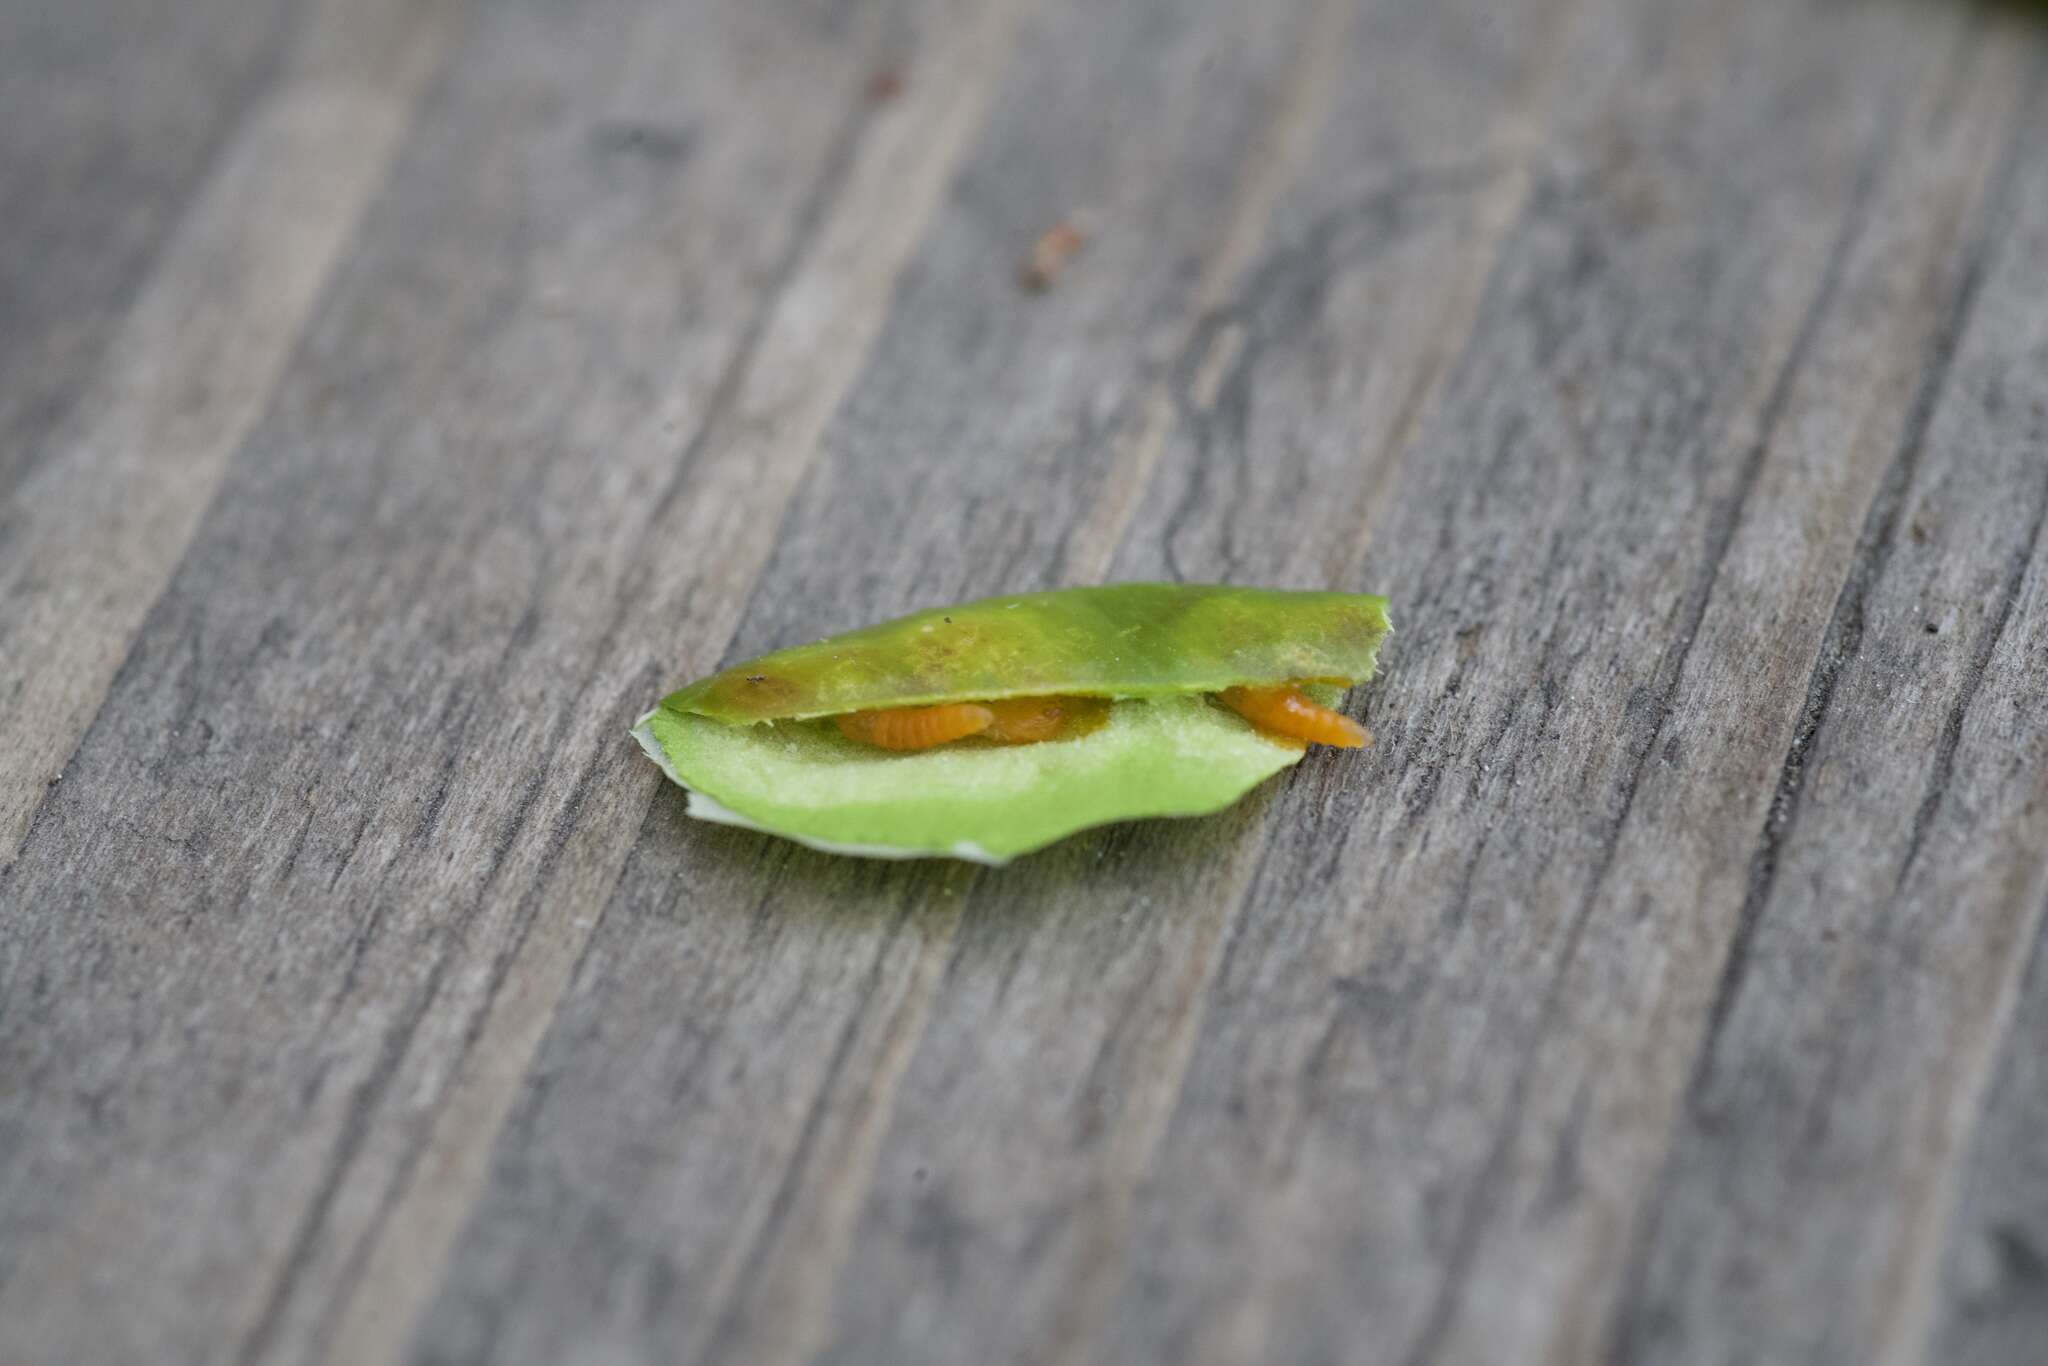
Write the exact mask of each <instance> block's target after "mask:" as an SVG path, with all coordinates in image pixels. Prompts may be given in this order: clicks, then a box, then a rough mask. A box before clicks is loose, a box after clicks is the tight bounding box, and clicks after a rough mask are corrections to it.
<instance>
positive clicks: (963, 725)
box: [832, 702, 996, 750]
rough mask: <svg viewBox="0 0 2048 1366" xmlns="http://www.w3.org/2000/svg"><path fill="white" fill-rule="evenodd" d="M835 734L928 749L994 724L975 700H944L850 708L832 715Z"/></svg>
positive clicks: (992, 715) (885, 745)
mask: <svg viewBox="0 0 2048 1366" xmlns="http://www.w3.org/2000/svg"><path fill="white" fill-rule="evenodd" d="M832 719H833V720H834V721H836V722H838V723H839V733H840V734H841V735H844V736H845V737H846V738H847V739H849V740H863V741H865V742H867V743H868V744H871V745H878V746H880V747H881V748H883V749H903V750H908V749H930V748H931V747H932V746H934V745H943V744H948V743H950V742H952V741H954V740H964V739H966V738H967V737H968V736H970V735H979V734H980V733H981V732H983V731H985V730H987V729H988V728H989V727H990V726H991V725H993V724H994V723H995V719H996V717H995V713H994V712H993V711H990V710H989V709H988V708H987V707H985V706H982V705H981V704H980V703H978V702H944V703H941V704H939V705H938V706H936V707H890V708H887V709H885V710H882V711H850V712H843V713H841V714H840V715H838V716H835V717H833V718H832Z"/></svg>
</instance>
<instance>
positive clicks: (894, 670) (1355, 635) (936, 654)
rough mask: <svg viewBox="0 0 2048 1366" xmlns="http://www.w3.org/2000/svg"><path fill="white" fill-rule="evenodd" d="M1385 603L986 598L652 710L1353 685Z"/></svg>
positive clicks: (1065, 594)
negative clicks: (1313, 682)
mask: <svg viewBox="0 0 2048 1366" xmlns="http://www.w3.org/2000/svg"><path fill="white" fill-rule="evenodd" d="M1386 606H1387V604H1386V599H1384V598H1377V597H1371V596H1369V595H1367V594H1363V593H1306V592H1286V591H1281V590H1276V589H1266V588H1231V587H1221V586H1216V585H1211V584H1179V583H1122V584H1112V585H1109V586H1106V587H1100V588H1063V589H1059V590H1057V591H1055V592H1050V593H1026V594H1022V595H1019V596H1014V597H1003V598H985V599H983V600H981V601H979V602H970V603H963V604H961V605H959V606H957V607H939V608H934V609H933V610H931V611H929V612H918V613H915V614H913V615H911V616H907V617H900V618H898V619H897V620H895V621H889V622H884V623H882V624H881V625H879V626H870V627H868V628H866V629H865V630H860V631H850V632H847V633H846V634H844V635H837V636H833V637H832V638H831V639H829V640H821V641H818V642H816V643H815V644H811V645H799V646H797V647H796V648H794V649H790V650H778V651H776V652H775V653H774V654H770V655H762V656H761V657H760V658H758V659H750V660H747V661H746V662H744V663H741V664H735V665H734V666H733V667H732V668H730V669H726V670H724V671H723V672H720V673H716V674H713V675H711V676H710V677H709V678H704V679H699V680H698V681H697V682H695V683H692V684H691V685H690V686H688V687H686V688H684V689H682V690H681V691H679V692H675V693H671V694H670V695H669V696H668V697H666V698H663V699H662V706H663V707H665V708H667V709H668V710H670V711H676V712H691V713H695V714H697V715H699V716H708V717H710V718H712V719H713V720H717V721H724V722H727V723H730V724H735V725H737V724H741V723H745V722H752V721H771V720H781V719H784V718H797V717H810V716H831V715H834V714H835V713H838V712H849V711H867V710H874V709H879V708H884V707H913V706H924V705H928V704H931V703H936V702H962V701H978V700H981V699H985V698H999V697H1034V696H1047V695H1052V694H1069V695H1082V696H1093V697H1157V696H1164V695H1170V694H1174V693H1190V692H1220V691H1222V690H1223V689H1224V688H1228V687H1231V686H1233V685H1236V684H1267V683H1288V682H1293V681H1295V680H1299V679H1317V680H1322V681H1326V682H1331V681H1342V682H1345V683H1357V682H1363V681H1364V680H1365V679H1368V678H1370V677H1372V671H1373V659H1374V655H1375V652H1376V651H1377V650H1378V649H1379V644H1380V640H1381V639H1382V638H1383V637H1384V636H1385V635H1386V634H1387V614H1386Z"/></svg>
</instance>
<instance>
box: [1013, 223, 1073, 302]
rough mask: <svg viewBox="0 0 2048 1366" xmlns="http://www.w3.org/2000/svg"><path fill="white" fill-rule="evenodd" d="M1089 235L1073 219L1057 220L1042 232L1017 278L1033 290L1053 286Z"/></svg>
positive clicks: (1033, 244)
mask: <svg viewBox="0 0 2048 1366" xmlns="http://www.w3.org/2000/svg"><path fill="white" fill-rule="evenodd" d="M1087 243H1088V239H1087V238H1086V237H1084V236H1083V235H1082V233H1081V230H1080V229H1079V228H1077V227H1075V226H1074V225H1073V224H1072V223H1064V222H1063V223H1056V224H1054V225H1053V226H1052V227H1050V228H1047V229H1046V230H1045V231H1044V232H1042V233H1040V234H1039V236H1038V240H1037V241H1036V242H1033V243H1032V244H1031V251H1030V254H1029V255H1027V256H1026V257H1025V258H1024V265H1023V267H1022V269H1021V270H1019V271H1018V281H1019V282H1020V283H1021V284H1022V285H1023V286H1024V288H1026V289H1028V290H1030V291H1031V292H1032V293H1034V294H1036V293H1040V292H1042V291H1044V290H1047V289H1050V288H1052V286H1053V282H1054V281H1055V280H1057V279H1059V277H1060V273H1061V272H1062V271H1064V270H1065V269H1066V268H1067V265H1068V263H1069V262H1071V261H1072V260H1073V259H1074V257H1076V256H1077V255H1079V254H1080V251H1081V248H1082V247H1084V246H1086V245H1087Z"/></svg>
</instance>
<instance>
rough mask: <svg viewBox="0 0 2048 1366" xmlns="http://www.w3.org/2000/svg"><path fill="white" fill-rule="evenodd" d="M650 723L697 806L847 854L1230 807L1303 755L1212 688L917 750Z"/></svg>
mask: <svg viewBox="0 0 2048 1366" xmlns="http://www.w3.org/2000/svg"><path fill="white" fill-rule="evenodd" d="M634 733H635V734H636V735H637V736H638V737H639V739H640V741H641V744H642V745H643V746H644V747H645V748H647V750H648V752H649V754H650V755H652V756H653V757H655V758H656V759H657V761H659V762H661V764H662V767H663V768H664V769H665V770H667V771H668V774H669V776H670V777H672V778H674V779H675V780H676V781H677V782H679V783H681V784H682V785H683V786H684V787H687V788H689V789H690V791H691V793H692V796H691V798H690V807H691V814H692V815H695V816H699V817H702V818H705V819H710V820H718V821H722V822H725V823H727V824H737V825H744V826H749V827H752V828H755V829H760V830H765V831H768V832H770V833H773V834H778V835H784V836H787V837H788V838H791V839H795V840H799V841H801V842H803V843H805V844H809V845H812V846H813V847H816V848H822V849H828V850H833V851H836V852H844V853H859V854H868V855H881V856H885V857H898V858H915V857H919V856H926V855H941V856H951V857H956V858H971V859H976V860H978V861H981V862H987V863H1002V862H1005V861H1007V860H1009V859H1011V858H1014V857H1015V856H1017V855H1018V854H1022V853H1027V852H1029V851H1030V850H1033V849H1037V848H1040V847H1042V846H1044V845H1046V844H1049V843H1051V842H1052V841H1054V840H1057V839H1059V838H1061V837H1062V836H1065V835H1069V834H1072V833H1073V832H1074V831H1076V830H1082V829H1085V828H1087V827H1089V826H1093V825H1102V824H1106V823H1108V822H1111V821H1122V820H1131V819H1134V818H1137V817H1143V816H1192V815H1200V814H1204V813H1207V812H1211V811H1217V810H1220V809H1222V808H1223V807H1226V806H1228V805H1230V803H1232V802H1234V801H1236V800H1237V799H1238V798H1239V797H1240V796H1242V795H1243V794H1244V793H1245V792H1246V791H1248V790H1249V789H1250V788H1252V787H1253V786H1255V785H1256V784H1258V783H1260V782H1262V781H1264V780H1265V779H1267V778H1269V777H1271V776H1272V775H1273V774H1275V773H1277V772H1279V771H1280V770H1281V769H1283V768H1286V767H1287V766H1288V765H1289V764H1292V763H1295V762H1297V761H1298V760H1299V759H1300V758H1301V755H1302V750H1301V748H1300V747H1299V746H1298V745H1294V744H1291V743H1288V742H1285V741H1278V740H1272V739H1268V738H1266V737H1265V736H1263V735H1261V734H1259V733H1258V732H1257V731H1255V730H1253V729H1252V728H1251V727H1250V726H1249V725H1247V724H1245V722H1244V721H1242V720H1240V719H1239V718H1238V717H1237V716H1235V715H1233V714H1231V713H1229V712H1226V711H1224V710H1223V709H1222V708H1220V707H1217V706H1215V705H1214V704H1212V703H1211V702H1209V701H1208V700H1207V699H1206V698H1204V697H1201V696H1180V697H1166V698H1155V699H1147V700H1126V701H1120V702H1118V703H1116V704H1115V706H1114V707H1112V708H1111V710H1110V715H1109V719H1108V720H1107V721H1106V722H1105V723H1104V724H1102V725H1101V726H1100V727H1098V728H1097V729H1095V730H1093V731H1090V732H1088V733H1086V734H1082V735H1077V736H1074V737H1071V738H1064V739H1058V740H1049V741H1046V742H1044V743H1041V744H1035V745H995V744H989V743H984V742H981V741H964V742H961V743H958V744H953V745H945V746H941V747H939V748H937V749H930V750H924V751H922V752H919V753H913V754H893V753H889V752H887V751H883V750H877V749H874V748H872V747H870V746H867V745H862V744H857V743H855V742H853V741H850V740H847V739H845V738H843V737H842V736H841V735H840V734H839V733H838V731H837V729H836V728H834V727H833V726H832V725H831V724H830V723H829V722H819V721H794V722H781V723H769V724H761V725H740V726H733V725H726V724H724V723H722V722H718V721H712V720H709V719H707V718H705V717H701V716H692V715H686V714H683V713H678V712H673V711H669V710H666V709H657V710H655V711H653V712H651V713H649V714H648V715H647V716H646V717H643V718H642V719H641V722H640V724H639V725H638V726H636V727H635V731H634ZM707 797H708V798H709V799H710V801H708V802H707V801H705V800H704V798H707Z"/></svg>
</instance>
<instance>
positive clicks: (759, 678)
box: [747, 674, 768, 683]
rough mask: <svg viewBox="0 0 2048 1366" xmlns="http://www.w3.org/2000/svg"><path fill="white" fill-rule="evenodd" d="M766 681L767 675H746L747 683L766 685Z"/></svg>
mask: <svg viewBox="0 0 2048 1366" xmlns="http://www.w3.org/2000/svg"><path fill="white" fill-rule="evenodd" d="M767 681H768V675H767V674H748V675H747V682H749V683H766V682H767Z"/></svg>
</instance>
